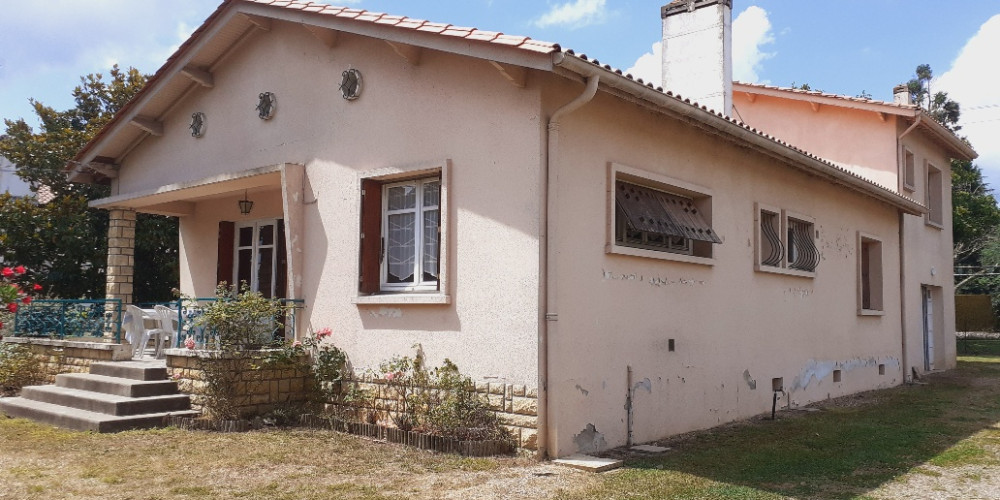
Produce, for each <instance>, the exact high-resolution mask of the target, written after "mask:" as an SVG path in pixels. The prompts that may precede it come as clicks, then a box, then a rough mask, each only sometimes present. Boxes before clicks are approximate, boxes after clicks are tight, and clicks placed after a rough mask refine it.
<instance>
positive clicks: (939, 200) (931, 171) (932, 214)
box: [926, 163, 945, 228]
mask: <svg viewBox="0 0 1000 500" xmlns="http://www.w3.org/2000/svg"><path fill="white" fill-rule="evenodd" d="M926 186H927V196H926V204H927V216H926V221H927V223H928V224H930V225H932V226H935V227H938V228H942V227H944V186H945V182H944V175H943V174H942V172H941V169H939V168H937V167H935V166H934V165H931V164H930V163H928V164H927V185H926Z"/></svg>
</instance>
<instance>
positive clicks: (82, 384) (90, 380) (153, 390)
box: [56, 373, 177, 398]
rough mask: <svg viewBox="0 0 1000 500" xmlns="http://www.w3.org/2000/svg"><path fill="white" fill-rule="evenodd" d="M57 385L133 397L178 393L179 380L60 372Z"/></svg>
mask: <svg viewBox="0 0 1000 500" xmlns="http://www.w3.org/2000/svg"><path fill="white" fill-rule="evenodd" d="M56 385H57V386H59V387H68V388H70V389H81V390H84V391H92V392H103V393H104V394H114V395H117V396H126V397H131V398H142V397H148V396H164V395H167V394H176V393H177V382H174V381H173V380H149V381H147V380H133V379H124V378H119V377H109V376H107V375H94V374H92V373H60V374H59V375H56Z"/></svg>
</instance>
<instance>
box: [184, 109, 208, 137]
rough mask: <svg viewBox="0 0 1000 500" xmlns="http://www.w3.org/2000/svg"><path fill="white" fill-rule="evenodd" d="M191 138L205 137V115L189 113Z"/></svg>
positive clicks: (199, 112)
mask: <svg viewBox="0 0 1000 500" xmlns="http://www.w3.org/2000/svg"><path fill="white" fill-rule="evenodd" d="M188 128H190V129H191V137H201V136H203V135H205V113H202V112H201V111H198V112H195V113H191V125H189V126H188Z"/></svg>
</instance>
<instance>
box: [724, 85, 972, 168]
mask: <svg viewBox="0 0 1000 500" xmlns="http://www.w3.org/2000/svg"><path fill="white" fill-rule="evenodd" d="M737 92H743V93H747V94H756V95H765V96H771V97H778V98H782V99H792V100H798V101H805V102H810V103H815V104H822V105H826V106H837V107H842V108H852V109H860V110H865V111H873V112H876V113H884V114H890V115H897V116H902V117H906V118H910V119H913V120H916V119H917V118H919V126H920V128H921V129H922V130H924V131H925V132H927V133H929V134H930V135H931V136H932V137H933V138H934V139H936V140H937V141H938V142H939V143H941V145H942V146H944V147H945V148H946V149H948V150H950V151H951V154H953V155H954V157H956V158H959V159H964V160H973V159H975V158H976V157H978V156H979V154H978V153H976V151H975V150H973V149H972V147H971V146H969V144H968V143H966V142H965V141H964V140H962V139H960V138H959V137H958V136H956V135H955V134H954V133H953V132H952V131H951V130H948V129H947V128H946V127H945V126H943V125H941V124H940V123H938V122H937V120H935V119H934V118H933V117H931V116H930V115H929V114H927V112H925V111H924V110H923V109H922V108H920V107H919V106H915V105H913V104H900V103H895V102H886V101H879V100H875V99H866V98H864V97H851V96H845V95H839V94H830V93H827V92H822V91H816V90H802V89H796V88H790V87H776V86H773V85H762V84H759V83H745V82H733V93H737Z"/></svg>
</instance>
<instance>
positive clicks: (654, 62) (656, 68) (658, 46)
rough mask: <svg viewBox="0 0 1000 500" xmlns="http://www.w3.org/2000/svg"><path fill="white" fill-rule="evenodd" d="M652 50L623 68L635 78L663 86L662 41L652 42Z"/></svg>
mask: <svg viewBox="0 0 1000 500" xmlns="http://www.w3.org/2000/svg"><path fill="white" fill-rule="evenodd" d="M651 50H652V52H646V53H645V54H643V55H641V56H639V58H638V59H636V60H635V64H633V65H632V67H631V68H629V69H627V70H625V72H626V73H631V74H632V76H633V77H635V78H642V81H644V82H650V83H652V84H653V85H654V86H656V87H661V86H663V43H662V42H656V43H654V44H653V47H652V49H651Z"/></svg>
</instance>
